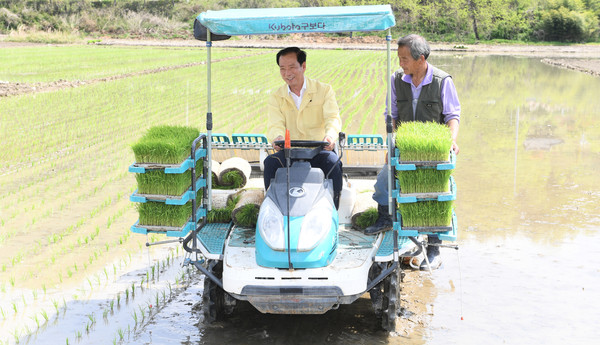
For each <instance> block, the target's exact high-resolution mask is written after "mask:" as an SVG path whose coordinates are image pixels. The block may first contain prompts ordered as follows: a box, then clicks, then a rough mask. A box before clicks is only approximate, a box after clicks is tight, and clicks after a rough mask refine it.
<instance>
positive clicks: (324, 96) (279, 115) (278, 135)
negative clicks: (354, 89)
mask: <svg viewBox="0 0 600 345" xmlns="http://www.w3.org/2000/svg"><path fill="white" fill-rule="evenodd" d="M277 65H279V72H280V74H281V77H282V78H283V80H284V81H285V83H286V85H284V86H282V87H280V88H279V89H277V91H276V92H275V93H274V94H273V95H272V96H271V98H270V99H269V104H268V107H269V116H268V134H267V135H268V138H269V139H271V140H272V141H273V142H274V141H276V140H283V139H284V137H283V136H284V134H285V130H286V129H288V130H289V131H290V137H291V139H292V140H316V141H321V140H322V141H326V142H329V143H330V144H329V146H327V147H325V150H323V151H322V152H321V153H320V154H318V155H317V156H316V157H315V158H313V159H312V160H311V161H310V163H311V165H312V166H313V167H318V168H321V170H323V172H324V173H325V174H327V173H328V172H329V171H330V170H331V169H332V168H333V170H332V172H331V174H330V175H329V177H330V178H331V179H332V180H333V190H334V202H335V204H336V207H338V204H339V196H340V192H341V190H342V165H341V162H338V156H337V154H336V153H335V152H334V151H333V150H334V148H335V142H336V141H337V138H338V133H339V132H340V130H341V127H342V119H341V118H340V109H339V107H338V104H337V101H336V100H335V92H334V91H333V88H332V87H331V85H328V84H324V83H321V82H319V81H317V80H314V79H310V78H306V77H305V76H304V72H305V71H306V52H304V51H303V50H301V49H300V48H297V47H289V48H285V49H282V50H281V51H279V52H278V53H277ZM273 147H274V149H275V151H277V152H276V153H275V154H273V155H270V156H268V157H267V158H265V161H264V167H265V168H264V181H265V189H269V185H270V184H271V179H272V178H274V177H275V172H276V171H277V169H278V168H282V167H285V157H284V154H283V151H281V148H280V147H278V146H275V145H273Z"/></svg>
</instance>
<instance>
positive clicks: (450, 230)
mask: <svg viewBox="0 0 600 345" xmlns="http://www.w3.org/2000/svg"><path fill="white" fill-rule="evenodd" d="M396 214H397V217H398V218H397V219H398V221H397V222H395V223H394V229H396V230H398V234H399V235H400V236H418V235H437V236H438V237H439V238H440V239H441V240H443V241H456V238H457V236H456V234H457V231H458V223H457V219H456V213H455V212H454V209H453V210H452V223H451V225H450V226H434V227H415V226H411V227H409V226H401V224H402V215H401V214H400V212H397V213H396Z"/></svg>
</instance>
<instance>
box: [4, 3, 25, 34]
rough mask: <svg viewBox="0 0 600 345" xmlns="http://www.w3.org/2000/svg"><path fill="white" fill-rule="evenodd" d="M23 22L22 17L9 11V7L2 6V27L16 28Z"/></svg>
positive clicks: (5, 28)
mask: <svg viewBox="0 0 600 345" xmlns="http://www.w3.org/2000/svg"><path fill="white" fill-rule="evenodd" d="M19 24H21V18H20V17H19V16H18V15H16V14H14V13H12V12H11V11H9V10H8V9H7V8H0V29H2V30H11V29H16V28H17V27H18V26H19Z"/></svg>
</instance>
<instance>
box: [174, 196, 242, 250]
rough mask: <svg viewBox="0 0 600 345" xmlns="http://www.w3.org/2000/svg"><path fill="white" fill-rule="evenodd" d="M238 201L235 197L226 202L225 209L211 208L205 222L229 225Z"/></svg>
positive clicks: (237, 197) (238, 198)
mask: <svg viewBox="0 0 600 345" xmlns="http://www.w3.org/2000/svg"><path fill="white" fill-rule="evenodd" d="M239 200H240V196H239V195H237V196H235V197H233V198H231V199H229V200H227V205H226V206H225V207H221V208H213V209H212V210H210V211H209V212H208V214H207V215H206V220H207V221H208V222H209V223H229V222H230V221H231V212H232V211H233V209H234V208H235V205H236V204H237V203H238V201H239ZM178 254H179V253H178Z"/></svg>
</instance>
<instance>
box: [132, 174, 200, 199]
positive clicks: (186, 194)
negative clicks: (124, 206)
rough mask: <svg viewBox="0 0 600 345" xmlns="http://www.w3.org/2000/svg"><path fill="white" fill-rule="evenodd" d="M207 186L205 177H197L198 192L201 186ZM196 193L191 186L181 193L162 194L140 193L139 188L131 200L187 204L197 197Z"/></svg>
mask: <svg viewBox="0 0 600 345" xmlns="http://www.w3.org/2000/svg"><path fill="white" fill-rule="evenodd" d="M203 187H206V180H205V179H197V180H196V192H199V191H200V189H201V188H203ZM195 198H196V195H195V194H194V191H193V190H192V187H190V188H189V189H188V190H187V191H186V192H184V193H183V194H181V195H178V196H174V195H160V194H140V193H138V192H137V189H136V191H135V192H133V194H131V196H130V197H129V200H130V201H132V202H141V203H145V202H148V201H156V202H164V203H165V204H167V205H185V204H186V203H187V202H188V201H190V200H191V199H195Z"/></svg>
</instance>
